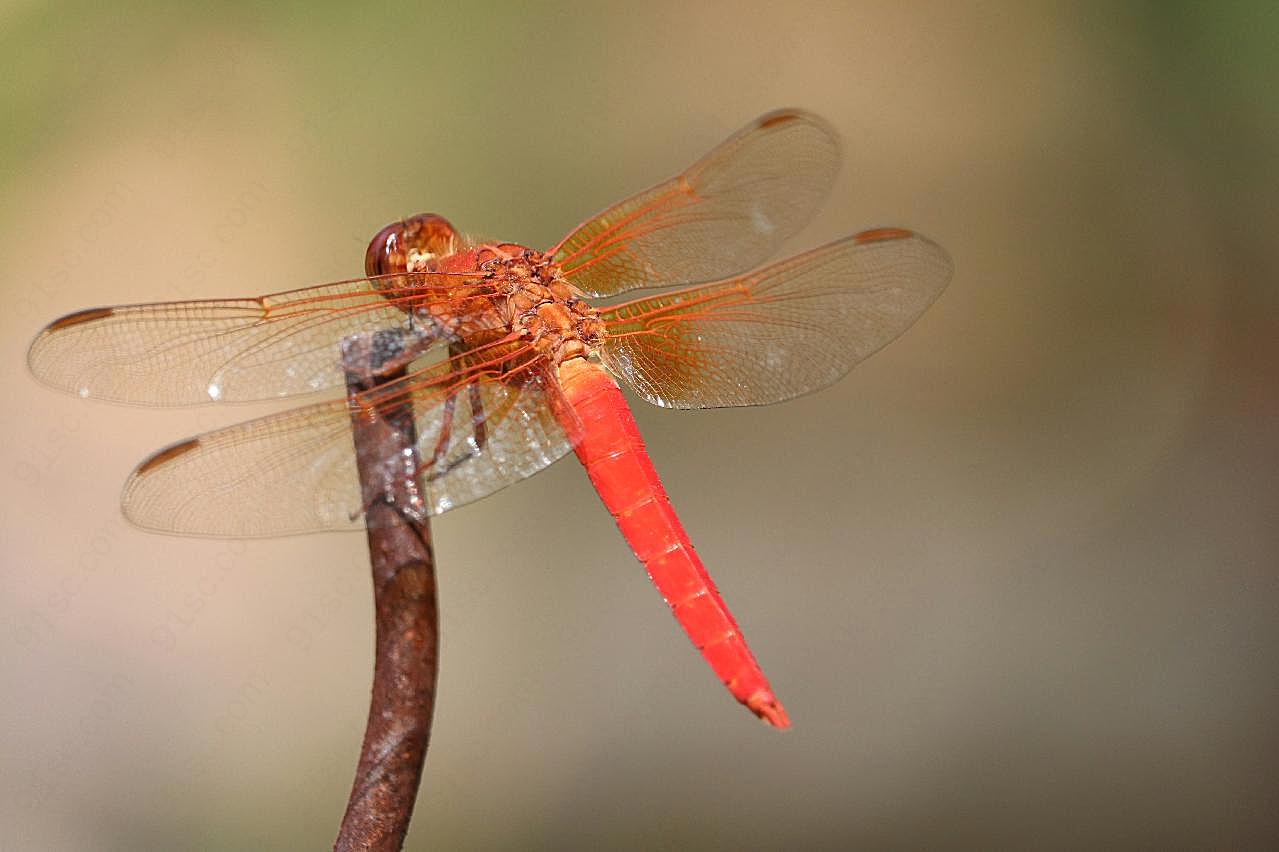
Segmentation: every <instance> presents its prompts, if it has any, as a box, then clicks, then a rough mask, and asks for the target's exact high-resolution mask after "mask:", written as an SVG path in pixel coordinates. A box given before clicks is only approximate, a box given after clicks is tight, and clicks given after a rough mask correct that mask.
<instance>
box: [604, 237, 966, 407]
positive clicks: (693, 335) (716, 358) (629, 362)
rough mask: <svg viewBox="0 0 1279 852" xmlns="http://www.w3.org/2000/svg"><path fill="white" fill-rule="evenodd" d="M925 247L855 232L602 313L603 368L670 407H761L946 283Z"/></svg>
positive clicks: (941, 263) (803, 389) (878, 334)
mask: <svg viewBox="0 0 1279 852" xmlns="http://www.w3.org/2000/svg"><path fill="white" fill-rule="evenodd" d="M951 270H952V267H951V262H950V258H949V257H948V256H947V254H946V252H945V251H944V250H943V249H942V248H941V247H940V246H938V245H937V244H936V243H933V242H932V241H930V240H928V239H926V238H925V237H922V236H920V235H919V234H915V233H912V232H910V231H906V230H902V229H898V228H882V229H879V230H874V231H866V232H864V233H861V234H857V235H856V236H852V237H848V238H846V239H843V240H839V241H837V242H833V243H829V244H827V245H825V246H822V247H820V248H816V249H813V250H812V251H809V252H806V253H804V254H801V255H798V256H796V257H793V258H790V259H788V260H784V261H782V262H780V263H777V264H774V265H772V266H769V267H766V268H764V269H760V270H757V271H755V272H751V273H749V274H747V275H742V276H739V277H737V278H731V279H728V280H726V281H720V282H717V283H714V284H708V285H705V286H701V287H691V288H688V289H685V290H679V291H676V292H672V293H664V294H662V295H660V296H654V297H651V298H647V299H638V300H635V301H632V302H627V303H625V304H621V305H616V306H614V307H612V308H609V309H607V310H605V311H603V312H602V317H603V319H604V321H605V327H606V329H607V336H606V337H605V339H604V342H603V344H602V347H601V350H602V356H603V360H604V363H605V365H606V366H608V368H609V369H610V370H612V371H613V372H614V373H615V374H616V375H618V376H620V377H621V378H623V379H624V380H625V381H626V382H627V383H628V384H629V385H630V386H631V387H632V388H634V389H635V391H636V392H637V393H639V394H640V395H641V396H643V397H644V398H645V399H647V400H648V401H649V402H651V403H654V404H656V405H661V406H667V407H670V408H717V407H722V406H735V405H762V404H766V403H770V402H779V401H781V400H784V399H790V398H791V397H795V396H799V395H800V394H804V393H807V392H809V391H812V390H816V389H818V388H821V387H825V386H826V385H828V384H830V383H832V382H834V381H835V380H836V379H838V378H840V377H841V376H843V375H844V374H845V373H847V372H848V371H849V369H851V368H852V367H853V365H854V364H856V363H857V362H858V361H861V360H862V359H863V358H866V357H867V356H869V355H870V354H872V353H873V352H875V351H876V350H878V349H880V348H881V347H883V346H885V345H886V344H888V343H889V342H891V341H892V340H893V339H894V338H896V337H897V336H898V335H900V334H901V333H902V332H904V331H905V330H906V329H907V328H909V327H910V325H911V324H912V323H913V322H914V321H915V320H916V319H918V318H919V316H920V314H922V313H923V312H924V309H925V308H927V307H928V306H929V305H930V304H932V302H933V300H934V299H936V298H937V296H938V294H940V293H941V291H942V289H943V288H945V286H946V283H947V282H948V281H949V280H950V276H951Z"/></svg>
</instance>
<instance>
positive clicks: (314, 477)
mask: <svg viewBox="0 0 1279 852" xmlns="http://www.w3.org/2000/svg"><path fill="white" fill-rule="evenodd" d="M557 392H558V389H557V388H555V387H554V386H553V385H552V384H551V382H550V380H549V379H546V378H545V377H544V374H543V373H542V371H541V370H540V369H537V364H536V363H534V362H531V361H530V362H528V363H527V364H526V365H525V366H523V367H521V368H518V369H515V370H513V371H502V370H497V369H491V368H473V369H468V370H464V371H455V372H449V371H448V370H447V365H440V366H439V367H438V368H436V369H434V370H428V371H424V372H423V373H418V374H412V375H409V376H407V377H405V378H403V379H401V380H399V381H397V382H392V383H388V384H386V385H384V386H382V387H380V388H378V389H377V390H376V391H375V392H374V393H373V394H371V395H366V396H364V397H362V398H360V399H359V401H352V400H335V401H332V402H326V403H318V404H315V405H310V406H306V407H304V408H297V409H293V410H291V411H285V412H282V413H279V414H274V415H271V416H268V417H263V418H260V419H257V420H251V421H248V422H246V423H240V424H238V425H235V426H231V427H228V428H225V429H219V430H216V431H212V432H208V433H205V434H203V435H200V436H199V437H196V438H191V439H188V440H186V441H181V442H179V443H177V444H174V445H172V446H170V447H167V448H166V449H163V450H160V451H159V452H157V453H155V454H154V455H152V456H151V457H150V458H149V459H147V460H146V461H144V462H143V463H142V464H140V465H139V466H138V467H137V469H136V470H134V472H133V474H132V475H131V476H130V477H129V480H128V482H127V483H126V484H125V488H124V495H123V507H124V513H125V515H126V516H127V517H128V518H129V519H130V520H131V521H133V523H135V524H137V525H138V526H141V527H144V528H147V529H152V530H160V531H165V532H176V533H183V534H192V535H212V536H269V535H285V534H290V533H301V532H310V531H315V530H343V529H360V528H362V525H363V513H364V509H365V506H364V503H363V500H362V498H361V490H360V483H359V475H358V473H357V468H356V454H355V449H354V447H353V440H352V431H351V417H352V415H353V413H354V414H356V415H358V416H364V417H369V416H380V415H379V414H378V413H377V412H378V411H380V410H382V409H384V408H385V407H386V406H396V405H399V404H401V403H405V402H407V404H408V405H410V406H411V407H412V410H413V417H414V424H415V426H416V429H417V451H416V453H415V458H413V459H412V460H411V461H410V462H409V463H410V464H411V465H412V466H414V467H416V468H417V469H418V470H419V471H420V475H419V476H418V477H417V482H418V483H419V484H420V487H421V496H422V503H421V506H420V508H421V511H422V513H423V514H427V515H429V514H438V513H441V512H444V511H447V510H448V509H451V508H453V507H455V506H460V505H462V504H464V503H469V502H471V501H472V500H477V499H479V498H480V497H484V496H486V495H488V494H492V493H493V492H494V491H497V490H498V489H500V488H503V487H505V486H507V485H509V484H511V483H513V482H517V481H519V480H520V479H523V478H525V477H527V476H530V475H532V474H533V473H536V472H537V471H539V470H541V469H542V468H544V467H546V466H547V465H549V464H551V463H552V462H554V461H555V460H557V459H559V458H560V457H561V456H563V455H564V454H565V453H567V452H568V450H569V449H570V445H569V442H568V440H567V439H566V438H565V436H564V432H563V430H562V429H561V428H560V426H559V424H558V421H557V420H556V418H555V415H554V408H553V406H554V403H555V400H553V399H551V398H549V397H550V396H551V395H552V394H554V393H557Z"/></svg>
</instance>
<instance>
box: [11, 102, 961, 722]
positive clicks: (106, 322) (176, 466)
mask: <svg viewBox="0 0 1279 852" xmlns="http://www.w3.org/2000/svg"><path fill="white" fill-rule="evenodd" d="M839 165H840V151H839V141H838V137H837V135H836V133H835V131H834V130H833V129H832V127H831V126H830V125H829V124H828V123H827V122H826V121H824V120H823V119H821V118H819V117H817V116H815V115H813V114H810V113H808V112H804V111H801V110H793V109H791V110H781V111H777V112H772V113H769V114H767V115H764V116H762V117H760V118H758V119H756V120H755V121H753V122H751V123H750V124H749V125H747V126H746V127H745V128H743V129H741V130H740V131H738V132H737V133H736V134H734V135H733V136H731V137H729V138H728V139H727V141H725V142H723V143H722V144H720V145H719V146H718V147H716V148H714V149H713V150H712V151H710V153H708V154H707V155H705V156H704V157H702V158H701V159H700V160H698V161H697V162H696V163H695V164H694V165H692V166H691V167H690V168H688V169H686V170H685V171H683V172H682V173H680V174H678V175H676V176H675V177H673V178H670V179H669V180H666V181H663V182H661V183H658V184H656V185H655V186H653V187H651V188H650V189H647V190H645V191H643V192H640V193H637V194H635V195H632V196H631V197H629V198H626V199H625V200H623V201H621V202H619V203H617V204H614V205H613V206H611V207H608V208H606V209H605V210H603V211H602V212H600V213H598V214H596V215H595V216H592V217H591V218H589V219H587V220H585V221H584V222H582V223H581V224H580V225H578V226H577V227H576V228H574V229H573V230H572V231H570V232H569V233H568V235H567V236H565V237H564V238H563V239H562V240H560V242H559V243H557V244H556V245H555V246H553V247H551V248H549V249H547V250H546V251H537V250H534V249H530V248H527V247H525V246H522V245H518V244H515V243H504V242H491V241H483V240H480V239H475V238H468V237H467V236H465V235H463V234H462V233H461V232H459V231H457V230H456V229H454V227H453V226H452V225H451V224H450V223H449V222H448V221H447V220H446V219H444V218H443V217H441V216H439V215H436V214H421V215H418V216H413V217H410V218H408V219H405V220H402V221H399V222H395V223H393V224H391V225H388V226H387V227H386V228H383V229H382V230H381V231H380V232H379V233H378V234H377V235H376V236H375V237H374V238H373V239H372V241H371V242H370V243H369V247H368V250H367V252H366V255H365V276H364V277H362V278H356V279H352V280H345V281H337V282H333V283H327V284H320V285H318V286H311V287H304V288H301V289H294V290H287V291H284V292H278V293H273V294H271V295H265V296H257V297H251V298H236V299H207V300H195V301H173V302H156V303H149V304H133V305H120V306H113V307H99V308H90V309H88V310H82V311H78V312H75V313H72V314H68V315H67V316H64V317H62V318H60V319H57V320H54V321H53V322H51V323H49V324H48V325H47V326H46V327H45V328H44V329H43V330H42V331H41V332H40V333H39V334H38V336H37V337H36V338H35V340H34V341H33V342H32V344H31V347H30V350H29V356H28V362H29V364H30V367H31V369H32V371H33V373H34V374H35V376H36V377H37V378H39V379H40V380H41V381H43V382H44V383H46V384H48V385H51V386H53V387H56V388H59V389H62V390H65V391H69V392H71V393H75V394H78V395H80V396H82V397H89V398H96V399H103V400H108V401H114V402H120V403H130V404H135V405H147V406H181V405H195V404H201V403H210V402H239V401H255V400H269V399H276V398H281V397H292V396H296V395H305V394H315V393H318V392H322V391H324V390H329V389H336V388H342V387H343V386H344V381H345V377H344V370H343V366H342V363H341V359H340V358H339V355H338V350H339V344H340V342H341V341H344V340H352V339H355V338H357V337H358V336H360V335H377V339H378V340H379V341H380V343H379V345H380V346H382V347H384V348H385V349H386V351H385V352H383V353H382V355H383V360H384V361H385V362H386V363H388V364H390V365H391V366H392V367H394V368H395V369H397V370H398V371H399V372H398V373H396V374H395V375H396V377H395V378H394V379H393V380H390V381H387V382H384V383H381V384H378V385H375V386H373V387H371V388H370V389H368V390H367V391H365V392H360V393H356V392H349V393H347V395H346V396H345V397H344V398H329V399H322V400H320V401H317V402H313V403H311V404H309V405H305V406H303V407H298V408H294V409H291V410H286V411H282V412H279V413H275V414H271V415H268V416H265V417H262V418H259V419H255V420H250V421H247V422H244V423H240V424H238V425H233V426H229V427H226V428H221V429H216V430H214V431H210V432H206V433H204V434H201V435H199V436H197V437H193V438H188V439H186V440H182V441H179V442H177V443H174V444H171V445H170V446H168V447H165V448H164V449H161V450H159V451H158V452H156V453H154V454H152V455H151V456H150V457H149V458H147V459H146V460H144V461H143V462H142V463H140V464H139V465H138V466H137V467H136V468H135V469H134V471H133V473H132V474H131V475H130V477H129V479H128V481H127V483H126V485H125V487H124V492H123V496H122V505H123V511H124V514H125V515H126V517H127V518H128V519H129V520H130V521H132V522H133V523H134V524H136V525H137V526H139V527H142V528H144V529H149V530H158V531H165V532H172V533H181V534H190V535H210V536H232V537H247V536H269V535H283V534H292V533H300V532H308V531H315V530H331V529H360V528H362V524H363V521H364V514H365V510H366V509H367V508H368V507H367V506H366V505H364V504H363V499H364V498H363V497H362V492H361V488H360V482H359V477H358V474H357V468H356V459H355V453H354V451H353V446H352V438H351V418H352V416H356V417H363V418H367V419H369V420H375V419H376V418H378V417H380V416H382V413H383V412H385V411H387V410H388V408H389V407H399V410H401V411H403V410H405V407H406V406H407V407H408V410H410V411H411V412H412V420H413V423H414V425H415V427H416V439H415V443H414V444H413V445H412V447H411V448H410V450H409V451H407V452H406V454H405V456H406V457H405V458H403V459H397V460H396V461H395V463H394V464H393V465H391V467H393V468H394V469H393V470H391V469H388V471H387V473H386V477H387V479H388V485H389V486H392V487H389V488H388V489H387V494H388V496H387V497H386V498H385V499H386V500H388V501H391V502H393V503H394V504H395V505H394V508H395V510H396V511H398V512H402V513H405V515H406V516H408V517H412V518H414V519H423V518H426V517H429V516H431V515H436V514H439V513H441V512H445V511H447V510H449V509H452V508H454V507H457V506H461V505H463V504H466V503H470V502H472V501H474V500H477V499H479V498H481V497H484V496H486V495H489V494H492V493H493V492H495V491H497V490H498V489H500V488H502V487H504V486H506V485H509V484H511V483H514V482H517V481H519V480H522V479H524V478H525V477H528V476H530V475H531V474H533V473H535V472H537V471H539V470H542V469H543V468H545V467H547V466H548V465H550V464H551V463H552V462H555V461H556V460H558V459H560V458H561V457H563V456H565V455H567V454H568V453H569V452H573V453H575V454H576V455H577V458H578V460H579V461H580V462H581V463H582V466H583V467H584V468H585V470H586V473H587V476H588V477H589V478H590V481H591V482H592V483H593V485H594V487H595V489H596V490H597V492H598V493H599V496H600V497H601V499H602V500H603V502H604V504H605V506H606V507H607V509H608V511H609V512H610V513H611V514H612V516H613V518H614V520H615V521H616V524H617V526H618V528H619V529H620V531H621V533H622V535H623V537H624V538H625V540H626V541H627V543H628V544H629V545H630V548H631V549H632V551H633V552H634V554H635V556H636V557H637V558H638V559H639V561H640V563H642V565H643V566H644V568H645V569H646V570H647V573H648V576H649V578H650V579H651V580H652V583H653V585H654V586H656V588H657V590H658V592H659V593H660V594H661V595H662V597H663V598H664V599H665V601H666V603H667V604H668V605H669V607H670V609H671V610H672V612H673V613H674V615H675V618H676V619H677V621H678V623H679V624H680V625H681V626H682V627H683V629H684V631H685V632H686V633H687V635H688V637H689V639H690V640H691V641H692V643H693V645H694V646H695V647H696V648H697V649H698V650H699V651H700V652H701V655H702V656H703V657H704V659H705V661H706V662H707V663H708V664H709V666H710V668H711V669H712V671H713V672H714V673H715V675H716V676H718V678H719V679H720V681H722V683H723V684H724V685H725V686H726V687H727V689H728V691H729V693H731V695H732V696H733V697H734V698H735V699H737V701H739V702H740V703H742V704H743V705H745V706H746V707H747V708H749V709H750V710H751V711H752V712H753V713H755V715H756V716H758V717H759V718H760V719H762V720H763V721H765V722H767V723H769V724H771V725H773V726H775V727H778V728H785V727H788V726H789V724H790V722H789V718H788V716H787V714H786V711H785V710H784V708H783V706H782V704H781V702H780V701H779V700H778V698H777V696H776V695H775V694H774V692H773V689H772V687H771V686H770V684H769V681H768V680H767V679H766V677H765V676H764V674H763V671H762V670H761V668H760V666H759V664H758V662H757V661H756V659H755V657H754V655H753V654H752V652H751V650H750V648H749V647H748V645H747V643H746V640H745V639H744V638H743V636H742V632H741V630H740V628H739V627H738V624H737V622H736V620H735V619H734V617H733V615H732V613H731V612H730V611H729V609H728V607H727V605H726V604H725V603H724V601H723V599H722V597H721V596H720V594H719V592H718V591H717V590H716V587H715V585H714V583H713V582H712V580H711V577H710V575H709V574H708V573H707V571H706V568H705V567H704V566H703V564H702V561H701V559H700V558H699V556H698V554H697V552H696V551H695V550H694V548H693V545H692V542H691V541H690V539H689V536H688V534H687V533H686V532H685V530H684V528H683V526H682V525H681V523H680V521H679V518H678V517H677V515H676V513H675V511H674V509H673V508H672V507H671V503H670V500H669V499H668V497H667V494H666V491H665V490H664V488H663V487H662V483H661V481H660V480H659V479H658V476H657V473H656V471H655V469H654V467H653V464H652V461H651V460H650V458H649V456H648V453H647V452H646V450H645V448H644V443H643V440H642V439H641V437H640V433H639V430H638V428H637V427H636V424H635V420H634V418H633V416H632V414H631V412H630V409H629V407H628V404H627V402H626V399H625V398H624V397H623V395H622V393H621V391H620V389H619V385H618V381H617V380H619V379H620V380H621V381H622V382H623V383H625V384H626V385H627V386H629V387H630V389H631V390H632V391H633V392H634V393H636V394H637V395H638V396H639V397H641V398H643V399H645V400H647V401H648V402H650V403H653V404H655V405H658V406H661V407H665V408H676V409H693V408H713V407H723V406H749V405H764V404H769V403H776V402H781V401H783V400H787V399H791V398H793V397H796V396H799V395H801V394H807V393H810V392H812V391H815V390H817V389H819V388H823V387H826V386H828V385H830V384H832V383H833V382H835V381H836V380H837V379H839V378H840V377H842V376H843V375H844V374H846V373H847V372H848V371H849V369H850V368H851V367H852V366H853V365H854V364H856V363H858V362H860V361H861V360H863V359H864V358H866V357H867V356H869V355H871V354H872V353H874V352H875V351H877V350H879V349H880V348H882V347H883V346H885V345H886V344H888V343H889V342H891V341H892V340H894V339H895V338H897V337H898V336H899V335H901V334H902V333H903V332H904V331H905V330H906V329H907V328H908V327H909V326H911V324H912V323H914V322H915V320H916V319H917V318H918V317H919V316H920V315H921V314H922V313H923V312H924V310H925V309H926V308H927V307H928V306H929V305H930V304H931V303H932V302H933V301H934V300H935V299H936V298H937V297H938V295H939V294H940V293H941V292H942V290H943V289H944V288H945V286H946V284H947V283H948V281H949V280H950V277H951V272H952V264H951V261H950V258H949V257H948V256H947V254H946V252H945V251H944V250H943V249H942V248H941V247H940V246H938V245H937V244H936V243H934V242H932V241H930V240H929V239H927V238H926V237H924V236H921V235H920V234H918V233H915V232H913V231H910V230H907V229H904V228H896V227H881V228H875V229H873V230H867V231H862V232H861V233H857V234H854V235H852V236H848V237H845V238H843V239H839V240H835V241H834V242H830V243H828V244H826V245H823V246H820V247H818V248H814V249H812V250H810V251H807V252H804V253H802V254H799V255H796V256H794V257H790V258H788V259H785V260H781V261H779V262H774V263H772V264H769V265H762V264H764V263H765V262H766V261H767V260H768V259H769V257H770V256H771V255H773V254H774V252H775V251H776V250H777V249H778V248H779V247H780V245H781V244H782V243H783V242H784V241H785V240H787V239H789V238H790V237H792V236H793V235H795V234H796V233H797V232H798V231H799V230H800V229H801V228H802V227H803V226H804V225H806V224H807V223H808V222H809V221H810V220H811V218H812V217H813V215H814V214H815V213H816V211H817V209H818V208H819V206H820V205H821V203H822V202H823V201H824V199H825V198H826V196H827V195H828V193H829V191H830V189H831V187H832V185H833V182H834V178H835V175H836V172H837V170H838V168H839ZM658 288H660V289H658ZM650 289H651V290H654V291H655V292H652V293H647V294H644V293H639V294H632V293H631V291H635V290H650ZM624 294H630V295H624ZM611 297H621V299H620V300H613V301H612V302H611V303H609V304H604V305H599V306H597V305H595V304H592V302H591V301H589V300H590V299H605V300H609V299H610V298H611Z"/></svg>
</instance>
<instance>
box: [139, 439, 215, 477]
mask: <svg viewBox="0 0 1279 852" xmlns="http://www.w3.org/2000/svg"><path fill="white" fill-rule="evenodd" d="M198 446H200V439H199V438H187V439H186V440H185V441H179V442H178V443H176V444H171V445H169V446H167V447H165V448H164V449H163V450H160V451H158V452H156V453H153V454H152V455H151V457H150V458H148V459H147V460H146V461H144V462H143V463H142V464H140V465H138V469H137V471H136V472H135V475H136V476H146V475H147V474H148V473H149V472H151V471H152V470H155V469H156V468H157V467H159V466H160V465H162V464H165V463H167V462H170V461H172V460H173V459H175V458H177V457H178V456H180V455H182V454H183V453H187V452H190V451H191V450H194V449H195V448H196V447H198Z"/></svg>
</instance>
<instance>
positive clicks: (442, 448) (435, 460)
mask: <svg viewBox="0 0 1279 852" xmlns="http://www.w3.org/2000/svg"><path fill="white" fill-rule="evenodd" d="M463 354H464V352H463V350H462V348H461V347H460V346H459V345H457V344H449V361H450V363H451V364H452V366H453V367H454V368H455V369H457V368H460V367H461V365H462V356H463ZM466 394H467V401H468V402H469V403H470V406H471V434H472V435H473V436H474V443H473V444H472V445H471V447H470V448H469V449H468V450H467V452H466V453H465V454H463V455H462V456H460V457H459V458H456V459H454V460H453V461H451V462H449V463H448V464H447V465H443V464H442V463H443V462H444V457H445V456H446V455H448V451H449V445H450V444H451V442H452V438H453V415H454V412H455V411H456V409H457V396H458V394H457V391H456V390H452V391H450V392H449V394H448V396H447V397H446V398H445V400H444V406H443V412H442V414H441V417H440V435H439V438H437V439H436V441H435V451H434V452H433V453H432V454H431V461H430V462H429V463H428V464H427V467H428V468H430V470H431V473H430V475H429V476H428V477H427V481H428V482H430V481H433V480H436V479H439V478H440V477H442V476H445V475H446V474H448V473H450V472H451V471H453V470H454V469H455V468H456V467H457V466H458V465H460V464H462V463H463V462H466V461H467V460H469V459H473V458H475V457H476V456H477V455H479V454H480V453H482V452H484V445H485V443H486V442H487V440H488V433H487V430H486V429H485V426H484V399H483V397H482V396H481V395H480V388H479V386H478V385H476V384H470V385H468V386H467V388H466Z"/></svg>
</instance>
